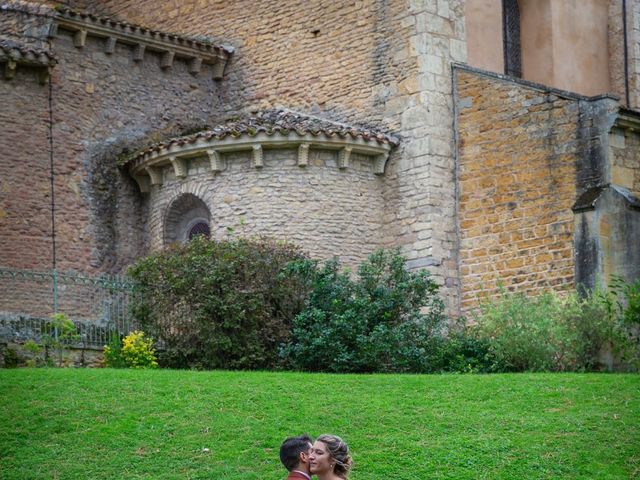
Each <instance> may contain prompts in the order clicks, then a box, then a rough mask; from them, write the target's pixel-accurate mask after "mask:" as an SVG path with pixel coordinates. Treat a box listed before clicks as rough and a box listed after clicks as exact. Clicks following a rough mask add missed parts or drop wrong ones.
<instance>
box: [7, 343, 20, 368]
mask: <svg viewBox="0 0 640 480" xmlns="http://www.w3.org/2000/svg"><path fill="white" fill-rule="evenodd" d="M23 361H24V359H23V358H22V357H21V356H20V355H19V354H18V352H16V351H15V350H14V349H12V348H9V347H6V349H5V351H4V355H3V367H4V368H16V367H18V366H20V364H21V363H22V362H23Z"/></svg>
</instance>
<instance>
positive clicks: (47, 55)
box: [0, 39, 57, 66]
mask: <svg viewBox="0 0 640 480" xmlns="http://www.w3.org/2000/svg"><path fill="white" fill-rule="evenodd" d="M2 58H5V59H6V58H10V59H12V60H14V61H16V62H18V63H23V64H29V65H42V66H49V65H54V64H55V63H57V60H56V56H55V55H54V54H53V53H52V52H50V51H49V50H43V49H40V48H35V47H32V46H27V45H24V44H21V43H18V42H15V41H13V40H8V39H0V59H2Z"/></svg>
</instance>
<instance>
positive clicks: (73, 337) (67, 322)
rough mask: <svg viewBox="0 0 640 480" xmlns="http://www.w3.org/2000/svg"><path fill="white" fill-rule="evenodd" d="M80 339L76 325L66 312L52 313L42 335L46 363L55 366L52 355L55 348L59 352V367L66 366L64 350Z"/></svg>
mask: <svg viewBox="0 0 640 480" xmlns="http://www.w3.org/2000/svg"><path fill="white" fill-rule="evenodd" d="M79 339H80V335H78V331H77V328H76V325H75V324H74V323H73V321H71V319H70V318H69V317H68V316H67V314H66V313H54V314H52V315H51V320H50V321H49V322H47V324H46V325H45V331H44V334H43V335H42V344H43V346H44V352H45V358H44V362H45V364H46V365H47V366H54V363H53V359H52V358H51V356H50V350H53V351H54V352H55V353H56V354H57V360H58V363H57V365H58V367H62V366H65V365H66V363H65V361H64V359H63V355H62V353H63V351H64V350H67V349H69V347H70V346H71V345H73V344H74V343H75V342H77V341H78V340H79Z"/></svg>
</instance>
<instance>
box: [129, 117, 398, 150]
mask: <svg viewBox="0 0 640 480" xmlns="http://www.w3.org/2000/svg"><path fill="white" fill-rule="evenodd" d="M290 132H295V133H296V134H297V135H300V136H303V135H307V134H311V135H313V136H318V135H321V134H323V135H326V136H327V137H336V138H346V137H351V138H352V139H358V138H361V139H363V140H365V141H375V142H377V143H379V144H388V145H390V146H392V147H394V146H397V145H398V143H399V140H398V138H396V137H394V136H392V135H389V134H386V133H383V132H381V131H377V130H373V129H365V128H360V127H354V126H350V125H345V124H342V123H337V122H333V121H330V120H326V119H322V118H318V117H313V116H309V115H305V114H302V113H299V112H294V111H291V110H285V109H277V110H267V111H264V112H261V113H259V114H256V115H255V116H251V117H247V118H238V119H232V120H229V121H227V122H225V123H224V124H221V125H218V126H216V127H214V128H212V129H210V130H204V131H201V132H197V133H194V134H191V135H187V136H183V137H178V138H172V139H170V140H167V141H165V142H161V143H157V144H155V145H152V146H150V147H148V148H146V149H144V150H143V151H141V152H140V153H139V155H144V154H147V153H152V152H157V151H159V150H161V149H162V148H168V147H170V146H171V145H185V144H189V143H194V142H196V141H197V140H199V139H205V140H211V139H216V140H222V139H224V138H226V137H232V138H237V137H240V136H242V135H248V136H252V137H253V136H256V135H257V134H259V133H265V134H267V135H274V134H276V133H280V134H284V135H286V134H288V133H290Z"/></svg>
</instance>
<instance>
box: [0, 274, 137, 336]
mask: <svg viewBox="0 0 640 480" xmlns="http://www.w3.org/2000/svg"><path fill="white" fill-rule="evenodd" d="M131 291H132V289H131V284H130V282H129V281H128V280H127V279H126V278H124V277H121V276H118V275H102V276H89V275H82V274H76V273H62V272H57V271H46V272H42V271H40V272H35V271H29V270H13V269H7V268H0V339H2V340H4V341H11V342H23V341H26V340H33V341H35V342H41V341H42V340H43V338H44V336H47V335H49V336H50V335H52V334H53V335H56V334H57V332H56V330H55V328H52V319H53V314H54V313H61V314H64V315H66V316H67V317H68V318H69V319H70V320H71V321H72V322H73V323H74V325H75V327H76V333H77V338H78V339H79V340H78V341H77V344H78V346H83V347H102V346H103V345H105V344H106V343H108V341H109V339H110V338H111V336H112V335H113V334H119V335H123V334H127V333H129V332H131V331H132V330H135V325H134V323H133V321H132V319H131V316H130V315H129V299H130V298H131ZM52 332H53V333H52Z"/></svg>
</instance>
